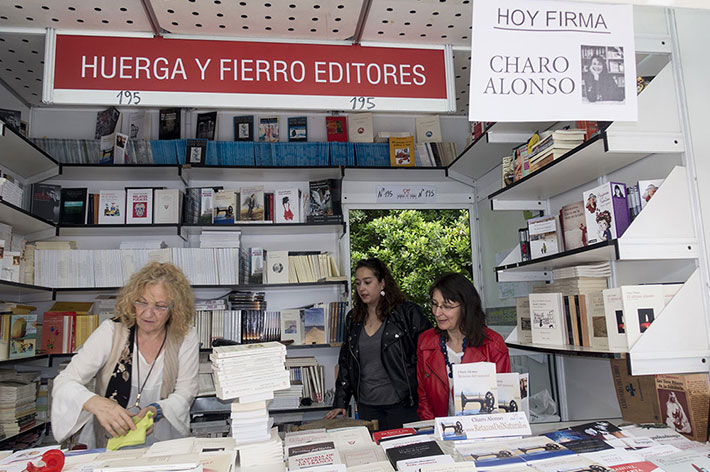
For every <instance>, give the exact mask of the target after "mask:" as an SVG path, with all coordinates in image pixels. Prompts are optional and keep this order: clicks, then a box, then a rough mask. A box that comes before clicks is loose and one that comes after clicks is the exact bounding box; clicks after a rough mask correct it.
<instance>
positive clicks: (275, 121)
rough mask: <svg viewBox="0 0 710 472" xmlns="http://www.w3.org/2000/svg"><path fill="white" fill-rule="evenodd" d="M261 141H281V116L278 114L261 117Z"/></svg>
mask: <svg viewBox="0 0 710 472" xmlns="http://www.w3.org/2000/svg"><path fill="white" fill-rule="evenodd" d="M259 141H262V142H266V143H278V142H279V118H278V117H277V116H271V117H262V118H259Z"/></svg>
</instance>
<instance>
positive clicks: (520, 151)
mask: <svg viewBox="0 0 710 472" xmlns="http://www.w3.org/2000/svg"><path fill="white" fill-rule="evenodd" d="M529 156H530V148H529V147H528V143H524V144H521V145H520V146H518V147H516V148H515V149H513V181H515V182H517V181H518V180H520V179H522V178H523V177H525V176H527V175H528V174H529V173H530V161H529V160H528V158H529Z"/></svg>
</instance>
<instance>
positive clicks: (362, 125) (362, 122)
mask: <svg viewBox="0 0 710 472" xmlns="http://www.w3.org/2000/svg"><path fill="white" fill-rule="evenodd" d="M348 123H349V126H348V137H349V141H350V142H352V143H371V142H372V141H373V140H374V137H375V133H374V130H373V127H372V113H351V114H349V115H348Z"/></svg>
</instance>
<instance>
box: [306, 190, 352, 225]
mask: <svg viewBox="0 0 710 472" xmlns="http://www.w3.org/2000/svg"><path fill="white" fill-rule="evenodd" d="M340 192H341V187H340V180H338V179H325V180H316V181H311V182H309V183H308V193H309V199H308V203H309V205H308V210H307V212H306V221H307V222H308V223H340V222H342V221H343V216H342V212H341V206H340V198H341V193H340Z"/></svg>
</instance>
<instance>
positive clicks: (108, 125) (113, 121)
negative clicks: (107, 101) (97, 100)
mask: <svg viewBox="0 0 710 472" xmlns="http://www.w3.org/2000/svg"><path fill="white" fill-rule="evenodd" d="M120 116H121V112H119V111H118V109H117V108H116V107H110V108H107V109H106V110H103V111H100V112H98V113H97V114H96V133H94V139H101V137H103V136H108V135H111V134H113V133H114V132H115V131H116V125H117V124H118V121H119V118H120Z"/></svg>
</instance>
